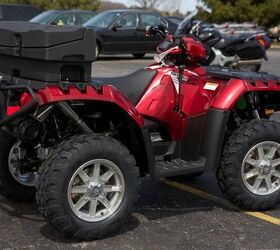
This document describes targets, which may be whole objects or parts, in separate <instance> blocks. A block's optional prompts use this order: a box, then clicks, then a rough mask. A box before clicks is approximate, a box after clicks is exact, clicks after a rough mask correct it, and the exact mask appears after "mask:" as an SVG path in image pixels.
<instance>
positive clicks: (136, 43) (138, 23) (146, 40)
mask: <svg viewBox="0 0 280 250" xmlns="http://www.w3.org/2000/svg"><path fill="white" fill-rule="evenodd" d="M159 24H161V25H164V26H165V27H166V28H167V29H168V31H169V33H171V34H173V33H174V32H175V31H176V29H177V25H176V24H175V23H173V22H171V21H169V20H167V19H166V18H164V17H163V16H161V15H159V14H157V13H154V12H147V11H142V10H110V11H104V12H101V13H99V14H98V15H96V16H95V17H93V18H92V19H91V20H89V21H88V22H86V23H85V24H84V26H86V27H91V28H93V29H94V30H96V33H97V43H96V44H97V45H96V55H97V56H98V55H99V54H100V53H103V54H124V53H129V54H130V53H131V54H133V55H134V57H136V58H142V57H144V55H145V54H146V53H149V52H155V50H156V46H157V45H158V44H159V42H160V38H159V37H156V36H154V37H145V35H144V33H143V32H141V31H137V28H144V27H146V26H155V25H159Z"/></svg>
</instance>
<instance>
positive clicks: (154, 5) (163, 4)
mask: <svg viewBox="0 0 280 250" xmlns="http://www.w3.org/2000/svg"><path fill="white" fill-rule="evenodd" d="M135 2H136V4H137V5H138V6H139V7H140V8H142V9H151V10H158V9H160V8H161V9H163V8H164V9H168V10H169V11H170V10H171V11H173V9H172V8H173V7H174V8H177V7H178V4H179V5H180V3H181V1H180V0H135ZM174 11H176V10H174Z"/></svg>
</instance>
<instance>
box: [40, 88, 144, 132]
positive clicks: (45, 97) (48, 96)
mask: <svg viewBox="0 0 280 250" xmlns="http://www.w3.org/2000/svg"><path fill="white" fill-rule="evenodd" d="M37 97H38V99H39V103H40V105H45V104H49V103H56V102H60V101H75V100H77V101H78V100H81V101H102V102H111V103H114V104H116V105H118V106H119V107H120V108H122V109H123V110H124V111H125V112H126V113H127V114H128V115H129V116H130V117H131V118H132V119H133V120H134V121H135V122H136V123H137V124H138V126H139V127H140V128H141V127H143V125H144V121H143V118H142V116H141V115H140V114H139V113H138V112H137V110H136V109H135V107H134V106H133V104H132V103H131V102H130V101H129V100H128V99H126V98H125V97H124V96H123V95H122V94H121V93H120V92H119V91H118V90H117V89H116V88H114V87H113V86H103V87H102V92H100V93H99V92H98V91H96V90H95V89H94V88H93V87H92V86H87V87H86V90H85V91H84V92H81V91H80V90H79V89H78V88H77V87H76V86H74V85H73V86H70V87H69V89H68V91H67V92H64V91H62V90H61V89H60V88H59V87H58V86H47V87H46V88H44V89H42V90H39V91H37Z"/></svg>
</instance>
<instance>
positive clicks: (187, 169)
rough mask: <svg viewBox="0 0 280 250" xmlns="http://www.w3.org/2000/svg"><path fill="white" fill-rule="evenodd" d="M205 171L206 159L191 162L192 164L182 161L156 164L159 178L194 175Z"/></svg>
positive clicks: (176, 160)
mask: <svg viewBox="0 0 280 250" xmlns="http://www.w3.org/2000/svg"><path fill="white" fill-rule="evenodd" d="M204 170H205V159H204V158H201V159H199V161H190V162H187V161H184V160H181V159H175V160H172V161H159V162H156V177H157V178H161V177H171V176H178V175H186V174H193V173H197V172H201V171H204Z"/></svg>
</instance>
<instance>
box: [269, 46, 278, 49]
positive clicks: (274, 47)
mask: <svg viewBox="0 0 280 250" xmlns="http://www.w3.org/2000/svg"><path fill="white" fill-rule="evenodd" d="M270 48H271V49H280V45H271V46H270Z"/></svg>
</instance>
